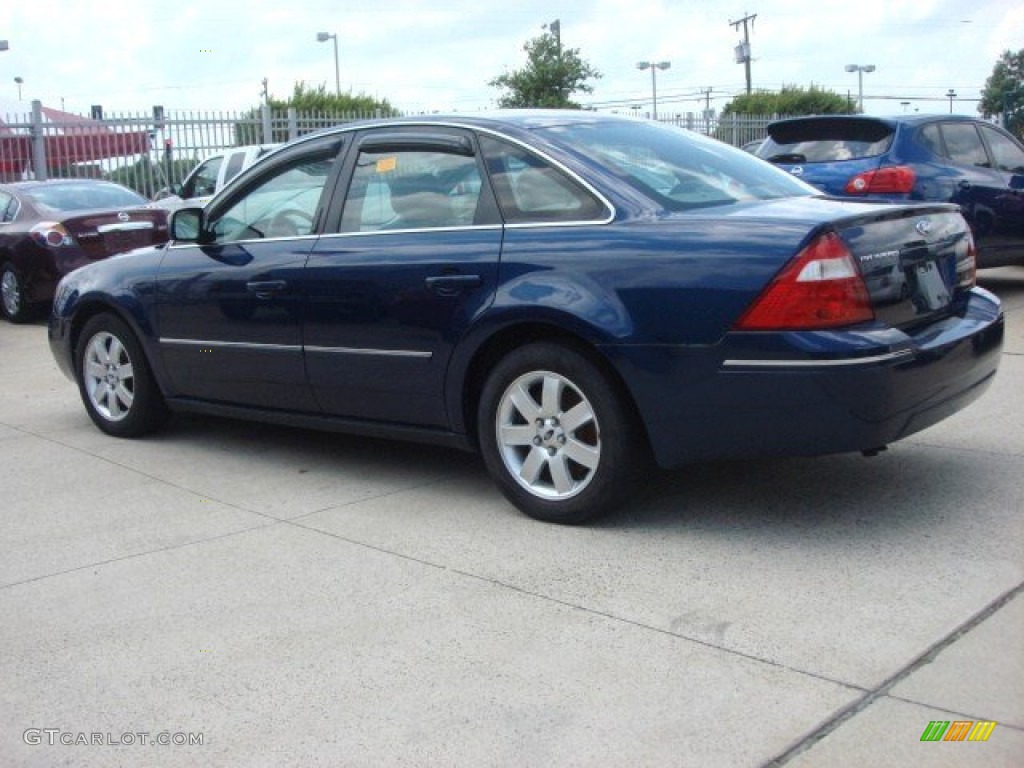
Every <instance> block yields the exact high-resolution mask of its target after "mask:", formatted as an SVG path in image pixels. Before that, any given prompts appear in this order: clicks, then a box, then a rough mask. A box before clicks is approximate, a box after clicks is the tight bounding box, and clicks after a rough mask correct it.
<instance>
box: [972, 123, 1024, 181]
mask: <svg viewBox="0 0 1024 768" xmlns="http://www.w3.org/2000/svg"><path fill="white" fill-rule="evenodd" d="M981 131H982V133H983V134H984V135H985V141H987V142H988V147H989V149H990V150H992V159H993V160H994V161H995V167H996V168H998V169H999V170H1000V171H1006V172H1008V173H1024V149H1021V148H1020V147H1019V146H1018V145H1017V144H1016V143H1015V142H1013V141H1012V140H1011V139H1008V138H1007V137H1006V136H1004V135H1003V134H1001V133H1000V132H999V131H997V130H995V129H994V128H989V127H987V126H982V127H981Z"/></svg>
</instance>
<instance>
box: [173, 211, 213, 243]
mask: <svg viewBox="0 0 1024 768" xmlns="http://www.w3.org/2000/svg"><path fill="white" fill-rule="evenodd" d="M204 224H205V222H204V221H203V209H202V208H179V209H178V210H176V211H175V212H174V213H172V214H171V239H172V240H180V241H182V242H185V243H198V242H202V240H203V237H202V235H203V234H204Z"/></svg>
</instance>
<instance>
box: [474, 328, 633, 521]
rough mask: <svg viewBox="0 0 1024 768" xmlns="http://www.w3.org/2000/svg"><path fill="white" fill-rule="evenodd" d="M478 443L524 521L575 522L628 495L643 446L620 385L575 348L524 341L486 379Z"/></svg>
mask: <svg viewBox="0 0 1024 768" xmlns="http://www.w3.org/2000/svg"><path fill="white" fill-rule="evenodd" d="M477 424H478V430H479V435H478V437H479V441H480V449H481V452H482V453H483V457H484V461H485V463H486V464H487V469H488V471H489V472H490V473H491V475H492V476H493V477H494V479H495V480H496V481H497V483H498V485H499V487H500V488H501V490H502V492H503V493H504V494H505V496H506V497H507V498H508V499H509V500H510V501H511V502H512V503H513V504H515V505H516V506H517V507H519V509H521V510H522V511H523V512H525V513H526V514H527V515H529V516H530V517H533V518H536V519H538V520H544V521H546V522H553V523H579V522H582V521H583V520H586V519H588V518H591V517H594V516H596V515H600V514H602V513H604V512H607V511H609V510H610V509H612V508H613V507H615V506H617V505H619V504H620V503H621V502H623V501H624V500H625V499H627V498H629V497H630V495H631V493H632V491H633V489H634V487H635V481H636V479H637V478H638V476H639V474H640V472H641V470H642V469H643V468H644V467H645V466H646V463H647V460H646V455H647V450H646V443H645V441H644V440H643V439H642V436H641V434H640V430H639V426H638V424H637V419H636V418H635V416H634V414H633V412H632V410H631V409H630V408H629V407H628V405H627V403H626V402H625V398H624V396H623V395H622V394H621V393H620V391H619V388H618V387H616V386H615V384H614V383H613V382H612V381H611V378H610V376H609V375H608V374H606V373H605V372H604V371H603V370H602V369H601V368H600V367H599V366H598V365H597V364H596V363H595V362H593V361H592V360H591V359H590V358H589V357H588V356H587V355H586V354H584V353H583V352H581V351H579V350H577V349H576V348H575V347H572V346H569V345H563V344H555V343H538V344H530V345H528V346H525V347H521V348H520V349H517V350H515V351H514V352H512V353H510V354H509V355H507V356H506V357H505V358H503V359H502V360H501V361H500V362H499V363H498V365H497V366H495V368H494V370H493V372H492V373H491V375H490V377H489V378H488V380H487V382H486V384H485V385H484V389H483V392H482V395H481V398H480V405H479V412H478V415H477Z"/></svg>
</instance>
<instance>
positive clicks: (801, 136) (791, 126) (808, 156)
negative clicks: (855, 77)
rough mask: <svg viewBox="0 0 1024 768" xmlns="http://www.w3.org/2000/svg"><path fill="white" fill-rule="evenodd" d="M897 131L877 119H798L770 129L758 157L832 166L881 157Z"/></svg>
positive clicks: (776, 161)
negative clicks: (841, 161) (832, 164)
mask: <svg viewBox="0 0 1024 768" xmlns="http://www.w3.org/2000/svg"><path fill="white" fill-rule="evenodd" d="M894 135H895V130H894V129H893V127H892V126H889V125H886V124H885V123H883V122H880V121H877V120H857V119H852V120H850V119H838V118H837V119H830V120H797V121H793V122H787V123H782V124H778V125H772V126H768V138H767V139H766V140H765V142H764V144H762V145H761V148H760V149H758V150H757V156H758V157H761V158H764V159H765V160H768V161H770V162H775V163H831V162H836V161H839V160H860V159H862V158H865V157H877V156H878V155H881V154H884V153H885V152H887V151H888V150H889V147H890V146H892V139H893V136H894Z"/></svg>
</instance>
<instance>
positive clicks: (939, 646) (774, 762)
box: [763, 582, 1024, 768]
mask: <svg viewBox="0 0 1024 768" xmlns="http://www.w3.org/2000/svg"><path fill="white" fill-rule="evenodd" d="M1022 592H1024V582H1021V583H1020V584H1018V585H1017V586H1016V587H1013V588H1012V589H1010V590H1008V591H1007V592H1005V593H1003V594H1002V595H1000V596H999V597H997V598H996V599H995V600H993V601H992V602H991V603H989V604H988V605H987V606H985V607H984V608H982V609H981V610H980V611H978V612H977V613H976V614H974V615H973V616H972V617H970V618H969V619H967V621H965V622H964V623H963V624H961V625H960V626H959V627H957V628H956V629H954V630H953V631H952V632H950V633H949V634H948V635H946V636H945V637H944V638H942V639H941V640H939V641H938V642H936V643H934V644H933V645H932V646H931V647H930V648H928V650H926V651H925V652H924V653H922V654H921V655H919V656H918V657H917V658H915V659H913V660H912V661H911V662H910V663H908V664H906V665H905V666H904V667H903V668H902V669H900V670H898V671H897V672H896V673H895V674H893V675H891V676H890V677H889V678H887V679H886V680H883V681H882V683H881V684H879V685H878V686H877V687H875V688H874V689H872V690H870V691H867V693H866V694H865V695H864V696H862V697H861V698H859V699H857V700H856V701H853V702H851V703H850V704H848V705H846V706H845V707H842V708H841V709H839V710H838V711H837V712H836V713H835V714H834V715H833V716H832V717H830V718H829V719H828V720H826V721H825V722H823V723H822V724H821V725H819V726H818V727H817V728H816V729H815V730H813V731H811V733H809V734H807V735H806V736H805V737H804V738H802V739H801V740H800V741H798V742H797V743H796V744H794V745H793V746H791V747H790V748H789V749H787V750H786V751H785V752H783V753H781V754H780V755H777V756H776V757H774V758H773V759H771V760H769V761H768V762H766V763H764V766H763V768H779V767H780V766H784V765H786V764H787V763H788V762H789V761H790V760H792V759H793V758H794V757H796V756H797V755H799V754H801V753H803V752H806V751H807V750H808V749H810V748H811V747H813V746H814V745H815V744H817V743H818V742H819V741H821V740H822V739H824V738H825V737H826V736H828V735H829V734H830V733H832V732H833V731H835V730H836V729H837V728H839V726H841V725H843V724H844V723H846V722H847V721H849V720H851V719H852V718H853V717H854V716H856V715H858V714H860V713H861V712H863V711H864V710H865V709H867V708H868V707H870V706H871V705H872V704H874V703H875V702H876V701H878V700H879V699H881V698H883V697H887V696H889V691H890V690H892V689H893V688H894V687H895V686H896V685H897V684H899V683H900V682H902V681H903V680H905V679H906V678H908V677H910V675H912V674H913V673H914V672H916V671H917V670H918V669H920V668H921V667H923V666H925V665H926V664H930V663H931V662H932V661H934V660H935V658H936V657H937V656H938V655H939V654H940V653H942V652H943V651H944V650H946V649H947V648H948V647H949V646H951V645H953V643H955V642H956V641H957V640H959V639H960V638H961V637H963V636H964V635H966V634H967V633H968V632H970V631H971V630H972V629H974V628H975V627H977V626H978V625H979V624H981V623H982V622H984V621H986V620H987V619H988V618H989V617H990V616H992V615H993V614H995V613H996V612H997V611H999V610H1000V609H1001V608H1002V607H1003V606H1005V605H1006V604H1007V603H1009V602H1010V601H1011V600H1013V599H1014V598H1015V597H1017V596H1018V595H1020V594H1021V593H1022ZM893 698H896V697H893ZM915 703H919V704H920V702H915ZM920 705H921V706H930V707H931V708H933V709H938V707H935V705H931V704H920Z"/></svg>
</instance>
